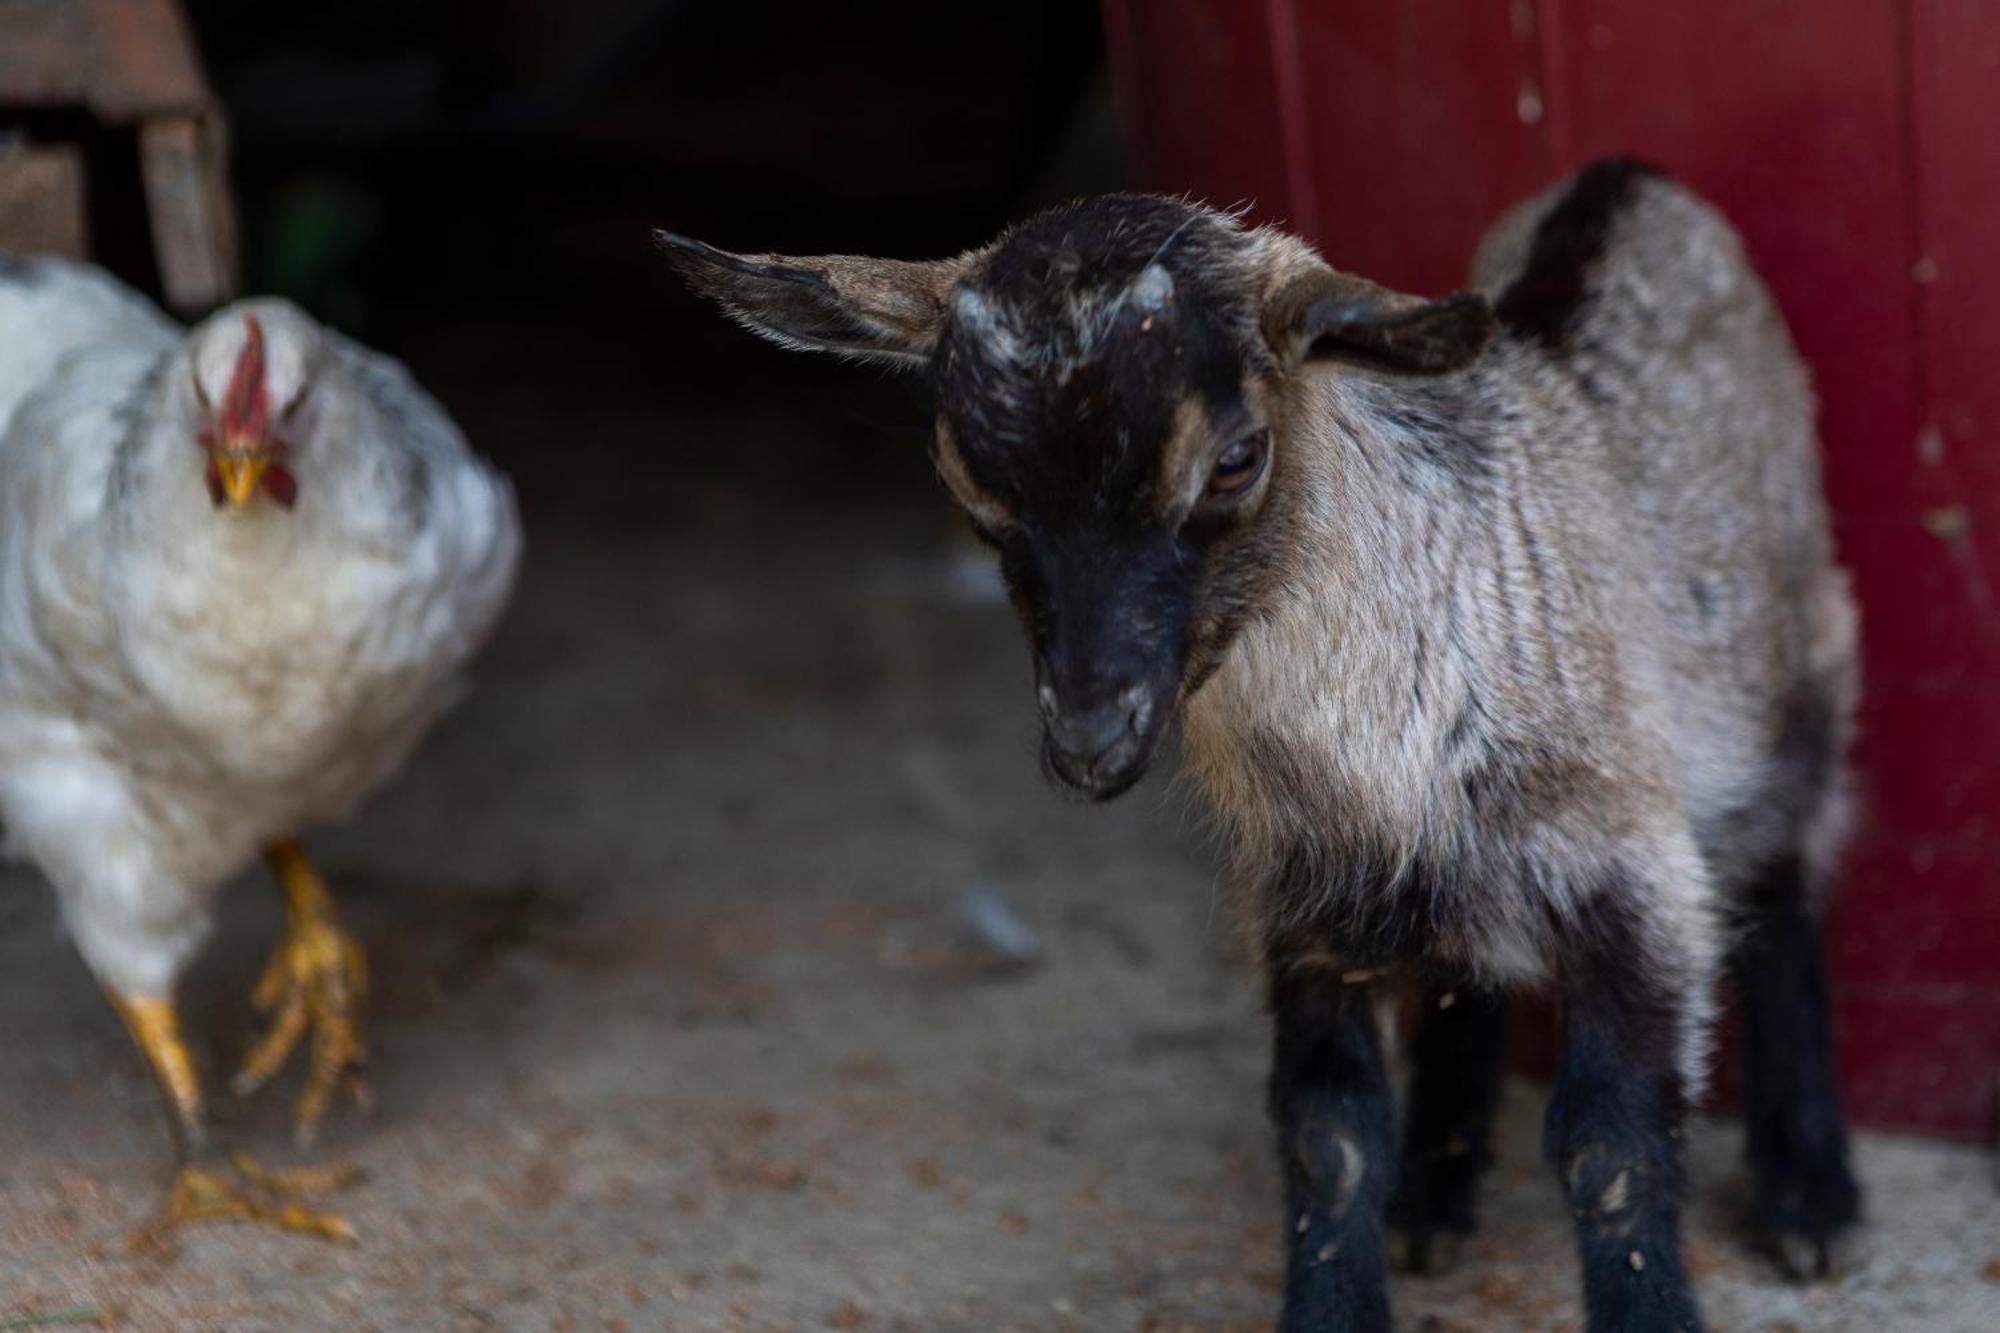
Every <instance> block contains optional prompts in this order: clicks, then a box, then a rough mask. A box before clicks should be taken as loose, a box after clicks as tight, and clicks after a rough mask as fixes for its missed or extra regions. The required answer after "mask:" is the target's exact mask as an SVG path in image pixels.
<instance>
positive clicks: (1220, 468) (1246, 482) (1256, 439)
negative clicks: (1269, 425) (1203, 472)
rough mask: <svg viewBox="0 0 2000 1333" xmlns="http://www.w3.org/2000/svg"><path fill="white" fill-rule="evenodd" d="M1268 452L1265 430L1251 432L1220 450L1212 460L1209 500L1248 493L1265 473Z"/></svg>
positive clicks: (1209, 478) (1269, 436) (1269, 437)
mask: <svg viewBox="0 0 2000 1333" xmlns="http://www.w3.org/2000/svg"><path fill="white" fill-rule="evenodd" d="M1270 453H1271V432H1270V431H1269V430H1266V429H1261V428H1260V429H1258V430H1253V431H1251V432H1250V433H1249V434H1248V435H1245V436H1243V437H1242V438H1241V439H1239V440H1237V441H1236V443H1234V444H1232V445H1230V446H1229V447H1228V448H1227V449H1224V450H1223V451H1222V456H1221V457H1219V458H1217V459H1216V460H1215V467H1214V468H1213V470H1211V471H1210V472H1209V474H1208V491H1207V496H1208V497H1218V498H1219V497H1223V496H1230V495H1235V494H1237V493H1239V492H1241V491H1244V490H1247V489H1248V488H1249V486H1250V484H1251V483H1252V482H1254V481H1256V480H1257V478H1258V477H1259V476H1260V475H1262V473H1263V471H1264V460H1265V459H1266V458H1267V457H1269V456H1270Z"/></svg>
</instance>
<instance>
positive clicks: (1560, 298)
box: [1495, 157, 1661, 350]
mask: <svg viewBox="0 0 2000 1333" xmlns="http://www.w3.org/2000/svg"><path fill="white" fill-rule="evenodd" d="M1659 175H1661V172H1660V171H1659V169H1658V168H1656V167H1653V166H1650V165H1648V164H1646V163H1644V162H1640V161H1637V160H1636V159H1633V158H1627V157H1619V158H1609V159H1606V160H1605V161H1602V162H1596V163H1593V164H1591V165H1590V166H1588V167H1585V168H1584V169H1583V170H1582V171H1581V172H1579V173H1577V176H1576V179H1575V180H1574V181H1573V182H1572V183H1571V184H1570V187H1569V190H1568V192H1567V193H1565V194H1564V195H1563V197H1562V198H1561V199H1560V200H1559V201H1557V203H1556V205H1555V207H1553V208H1551V209H1550V210H1549V211H1548V213H1547V214H1546V215H1545V216H1544V217H1543V218H1542V220H1541V224H1540V225H1539V226H1538V227H1536V228H1535V236H1534V240H1533V241H1532V242H1531V243H1530V245H1529V249H1528V262H1527V265H1526V267H1525V268H1524V269H1523V270H1522V272H1521V275H1520V277H1518V278H1516V279H1515V280H1514V283H1513V285H1512V286H1510V287H1508V288H1507V290H1506V291H1505V292H1504V293H1502V294H1501V297H1500V301H1499V304H1498V305H1497V307H1496V308H1495V309H1496V313H1497V314H1498V315H1499V317H1500V323H1501V325H1502V326H1503V327H1504V328H1506V329H1508V330H1509V331H1510V332H1512V333H1514V334H1515V335H1516V336H1518V337H1521V338H1525V339H1527V340H1529V341H1530V342H1535V343H1539V344H1541V345H1542V346H1543V347H1546V348H1549V349H1550V350H1556V349H1559V348H1561V347H1562V345H1563V343H1564V340H1565V337H1566V335H1567V334H1568V331H1569V329H1570V326H1571V325H1572V324H1573V323H1574V321H1575V319H1576V316H1577V313H1578V312H1579V311H1580V310H1581V309H1582V307H1583V304H1584V301H1585V299H1586V298H1587V296H1588V295H1589V291H1588V288H1589V281H1590V272H1591V270H1592V269H1593V268H1594V267H1595V266H1596V264H1597V261H1598V258H1599V257H1600V256H1601V255H1602V254H1603V253H1604V245H1605V241H1606V240H1607V239H1608V238H1609V236H1610V234H1611V224H1612V221H1613V220H1614V219H1615V218H1616V217H1617V216H1618V214H1619V213H1620V212H1621V211H1622V210H1623V209H1624V207H1625V206H1626V203H1627V201H1628V200H1629V199H1630V197H1631V195H1632V192H1633V189H1634V187H1635V186H1636V185H1637V184H1638V183H1639V182H1640V181H1643V180H1647V179H1649V178H1653V177H1658V176H1659Z"/></svg>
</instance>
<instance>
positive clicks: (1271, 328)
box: [1263, 268, 1494, 375]
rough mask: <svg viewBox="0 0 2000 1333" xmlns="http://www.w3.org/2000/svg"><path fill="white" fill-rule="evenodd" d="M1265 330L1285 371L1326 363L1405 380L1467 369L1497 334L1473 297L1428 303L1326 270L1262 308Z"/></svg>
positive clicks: (1286, 288)
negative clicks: (1343, 364) (1398, 375)
mask: <svg viewBox="0 0 2000 1333" xmlns="http://www.w3.org/2000/svg"><path fill="white" fill-rule="evenodd" d="M1263 326H1264V338H1265V340H1266V341H1267V342H1268V343H1269V344H1270V345H1271V350H1272V351H1273V352H1275V353H1277V356H1278V360H1279V362H1280V363H1281V364H1283V365H1284V367H1285V368H1286V369H1287V370H1292V369H1296V368H1298V367H1300V366H1303V365H1306V364H1308V363H1311V362H1317V361H1328V362H1346V363H1348V364H1350V365H1356V366H1362V367H1365V368H1367V369H1370V370H1383V371H1389V372H1392V373H1396V374H1402V375H1442V374H1445V373H1447V372H1449V371H1453V370H1459V369H1462V368H1464V367H1465V366H1468V365H1470V364H1472V362H1473V361H1474V360H1475V359H1477V358H1478V356H1479V354H1480V353H1481V352H1482V351H1484V350H1485V349H1486V344H1487V342H1488V341H1489V340H1490V339H1491V338H1492V336H1493V327H1494V326H1493V309H1492V307H1491V306H1489V305H1488V304H1487V302H1486V298H1485V297H1483V296H1480V295H1477V294H1476V293H1473V292H1459V293H1456V294H1455V295H1452V296H1447V297H1444V298H1442V299H1440V300H1436V301H1426V300H1424V299H1423V298H1422V297H1418V296H1407V295H1404V294H1403V293H1401V292H1392V291H1390V290H1389V289H1388V288H1386V287H1379V286H1377V285H1376V284H1374V283H1372V282H1369V281H1367V280H1366V279H1365V278H1357V277H1355V276H1353V275H1352V274H1349V273H1337V272H1335V271H1334V270H1332V269H1329V268H1314V269H1311V270H1309V271H1307V272H1305V273H1303V274H1300V275H1299V276H1297V277H1295V278H1292V279H1291V280H1290V281H1288V282H1285V283H1283V284H1281V285H1280V286H1279V287H1278V288H1277V289H1276V290H1275V291H1274V292H1273V293H1272V294H1271V295H1270V296H1269V297H1268V298H1267V299H1266V301H1265V305H1264V318H1263Z"/></svg>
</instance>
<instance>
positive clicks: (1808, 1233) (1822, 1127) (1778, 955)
mask: <svg viewBox="0 0 2000 1333" xmlns="http://www.w3.org/2000/svg"><path fill="white" fill-rule="evenodd" d="M1742 903H1743V910H1744V911H1745V912H1746V913H1747V920H1746V922H1745V925H1746V929H1745V930H1744V932H1743V934H1742V937H1741V941H1740V943H1739V944H1738V945H1737V948H1736V952H1735V956H1734V958H1733V960H1732V961H1733V964H1734V971H1735V974H1736V981H1737V986H1738V989H1739V991H1740V993H1741V997H1742V1006H1743V1062H1744V1081H1743V1120H1744V1128H1745V1131H1746V1148H1747V1150H1748V1153H1749V1158H1750V1171H1751V1176H1752V1179H1753V1187H1754V1189H1755V1196H1754V1201H1753V1205H1752V1206H1753V1210H1754V1211H1753V1214H1752V1218H1751V1222H1752V1226H1753V1227H1754V1229H1755V1232H1756V1235H1757V1239H1758V1241H1759V1243H1760V1244H1761V1245H1762V1246H1763V1247H1764V1248H1767V1249H1769V1250H1770V1251H1771V1252H1772V1254H1773V1256H1774V1257H1775V1258H1776V1259H1777V1260H1778V1262H1779V1263H1780V1264H1782V1265H1783V1266H1784V1267H1785V1268H1786V1269H1787V1270H1788V1271H1789V1272H1790V1273H1791V1274H1792V1275H1793V1276H1794V1277H1800V1278H1813V1277H1825V1276H1826V1275H1827V1273H1828V1272H1829V1271H1830V1269H1831V1267H1832V1262H1831V1251H1832V1243H1833V1240H1834V1238H1835V1236H1837V1235H1838V1234H1839V1233H1840V1232H1841V1231H1842V1230H1843V1229H1844V1228H1846V1227H1847V1226H1848V1225H1849V1224H1850V1223H1852V1222H1853V1221H1854V1220H1855V1218H1856V1217H1857V1216H1858V1215H1859V1212H1860V1202H1861V1194H1860V1190H1859V1189H1858V1188H1857V1187H1856V1186H1855V1183H1854V1176H1853V1174H1852V1172H1851V1171H1850V1169H1849V1167H1848V1147H1847V1124H1846V1121H1845V1119H1844V1118H1843V1117H1842V1115H1841V1112H1840V1103H1839V1099H1838V1096H1837V1094H1836V1090H1835V1084H1836V1080H1835V1074H1834V1066H1833V1039H1832V1032H1831V1024H1830V1019H1829V1013H1828V1000H1827V976H1826V950H1825V944H1824V941H1823V940H1822V938H1821V928H1820V921H1819V917H1818V913H1817V912H1816V911H1815V910H1814V903H1813V895H1812V894H1811V892H1810V886H1809V884H1808V881H1807V874H1806V871H1805V868H1804V865H1803V864H1802V862H1801V861H1800V859H1799V858H1798V857H1796V856H1788V857H1785V858H1783V859H1782V860H1781V861H1779V862H1778V863H1776V864H1774V865H1772V866H1770V867H1769V868H1768V869H1767V870H1766V871H1765V872H1764V873H1763V874H1762V875H1761V876H1760V877H1759V878H1758V879H1757V880H1756V881H1755V882H1753V883H1752V884H1751V885H1750V887H1749V891H1748V892H1747V894H1746V895H1745V896H1744V898H1743V900H1742Z"/></svg>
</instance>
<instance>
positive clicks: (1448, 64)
mask: <svg viewBox="0 0 2000 1333" xmlns="http://www.w3.org/2000/svg"><path fill="white" fill-rule="evenodd" d="M1104 4H1105V12H1106V21H1107V28H1108V32H1109V34H1110V39H1111V47H1112V60H1113V67H1114V71H1115V73H1116V76H1117V79H1118V90H1119V97H1120V102H1121V107H1122V110H1123V112H1124V115H1125V118H1126V125H1127V131H1128V134H1129V136H1130V138H1131V141H1132V146H1133V153H1134V160H1135V162H1136V164H1137V167H1138V171H1139V174H1140V176H1141V179H1142V181H1143V182H1144V183H1145V184H1146V185H1148V186H1149V187H1152V188H1158V189H1165V190H1175V191H1179V190H1186V191H1190V192H1192V193H1194V194H1195V195H1197V196H1200V197H1203V198H1206V199H1209V200H1211V201H1213V202H1216V203H1222V204H1234V203H1238V202H1242V201H1250V202H1251V203H1253V204H1254V208H1253V211H1252V216H1253V217H1254V218H1256V219H1257V220H1260V221H1280V222H1285V223H1287V224H1289V225H1290V226H1292V227H1293V228H1294V229H1296V230H1299V231H1301V232H1303V233H1304V234H1306V235H1308V236H1310V237H1311V238H1312V239H1313V240H1314V241H1315V242H1317V243H1318V244H1319V246H1320V248H1321V249H1322V251H1323V252H1324V253H1325V254H1326V256H1327V258H1328V259H1329V260H1330V261H1332V262H1333V263H1334V264H1336V265H1338V266H1340V267H1343V268H1348V269H1353V270H1355V271H1358V272H1362V273H1365V274H1367V275H1369V276H1370V277H1373V278H1376V279H1378V280H1381V281H1384V282H1388V283H1390V284H1392V285H1395V286H1400V287H1404V288H1408V289H1411V290H1415V291H1422V292H1430V293H1436V292H1443V291H1448V290H1451V289H1453V288H1454V287H1457V286H1458V285H1460V283H1461V282H1462V281H1463V277H1464V272H1465V267H1466V264H1467V262H1468V260H1469V259H1470V256H1471V253H1472V247H1473V245H1474V243H1475V241H1476V240H1477V238H1478V236H1479V234H1480V232H1481V231H1482V230H1483V229H1484V228H1485V226H1486V225H1487V223H1488V222H1489V221H1491V220H1492V219H1493V218H1494V217H1495V216H1496V215H1497V214H1498V213H1499V212H1500V211H1501V210H1502V209H1503V208H1504V207H1505V206H1506V205H1508V204H1509V203H1511V202H1513V201H1515V200H1517V199H1519V198H1521V197H1522V196H1524V195H1526V194H1528V193H1530V192H1532V191H1534V190H1535V189H1537V188H1539V187H1540V186H1542V185H1544V184H1546V183H1547V182H1548V181H1550V180H1552V179H1553V178H1554V177H1555V176H1557V175H1558V174H1560V173H1562V172H1564V171H1567V170H1570V169H1572V168H1574V167H1576V166H1579V165H1581V164H1583V163H1585V162H1587V161H1589V160H1591V159H1592V158H1594V157H1599V156H1603V155H1606V154H1610V153H1636V154H1638V155H1640V156H1642V157H1645V158H1648V159H1651V160H1653V161H1655V162H1657V163H1659V164H1661V165H1662V166H1664V167H1666V168H1667V169H1668V170H1670V171H1672V172H1673V173H1674V174H1675V175H1676V176H1678V177H1680V178H1681V179H1682V180H1685V181H1687V182H1688V183H1690V184H1691V185H1693V186H1694V187H1695V188H1697V189H1699V190H1701V191H1702V192H1703V193H1704V194H1706V195H1707V196H1708V197H1709V198H1711V199H1713V200H1715V201H1716V202H1717V203H1719V204H1720V205H1721V206H1722V207H1723V208H1724V209H1725V210H1726V211H1727V212H1728V213H1729V215H1730V217H1731V218H1732V219H1734V221H1735V222H1736V224H1737V225H1738V227H1740V228H1741V230H1742V231H1743V234H1744V236H1745V238H1746V240H1747V242H1748V244H1749V247H1750V251H1751V254H1752V255H1753V257H1754V258H1755V260H1756V262H1757V263H1758V265H1759V266H1760V268H1761V269H1762V270H1763V272H1764V273H1765V275H1766V277H1767V278H1768V279H1769V280H1770V282H1771V285H1772V287H1773V288H1774V289H1775V290H1776V291H1777V294H1778V298H1779V300H1780V301H1781V303H1782V304H1783V305H1784V308H1785V310H1786V313H1787V315H1788V316H1789V318H1790V320H1791V323H1792V328H1793V332H1794V334H1795V335H1796V337H1797V339H1798V342H1799V345H1800V347H1801V349H1802V350H1803V351H1804V353H1805V355H1806V358H1807V359H1808V360H1809V361H1810V362H1811V363H1812V366H1813V369H1814V374H1815V377H1816V381H1817V384H1818V387H1819V393H1820V399H1821V428H1822V434H1823V437H1824V439H1825V444H1826V454H1827V473H1828V482H1827V484H1828V488H1829V490H1830V492H1831V494H1832V497H1833V502H1834V506H1835V510H1836V514H1837V524H1838V530H1839V538H1840V543H1841V550H1842V554H1843V557H1844V559H1845V560H1846V562H1847V563H1848V564H1849V565H1850V566H1851V568H1852V569H1853V571H1854V574H1855V580H1856V584H1857V591H1858V593H1859V595H1860V599H1861V603H1862V614H1863V625H1864V628H1863V636H1864V641H1865V647H1866V654H1867V679H1866V702H1865V704H1864V707H1863V714H1862V739H1861V743H1860V748H1859V754H1858V759H1859V763H1860V767H1861V769H1862V775H1863V779H1864V783H1865V788H1866V793H1867V801H1866V807H1865V813H1864V818H1863V821H1862V824H1861V827H1860V830H1859V833H1858V836H1857V837H1856V840H1855V844H1854V847H1853V852H1852V855H1851V856H1850V858H1849V866H1848V873H1847V876H1846V880H1845V883H1844V885H1843V886H1842V889H1841V892H1840V896H1839V898H1838V899H1837V900H1836V905H1835V907H1834V911H1833V916H1832V920H1831V927H1832V929H1831V939H1830V949H1831V953H1832V956H1833V960H1834V969H1835V975H1834V987H1835V1005H1836V1022H1837V1023H1838V1025H1839V1037H1840V1060H1841V1068H1842V1072H1843V1075H1844V1078H1845V1082H1846V1088H1847V1096H1848V1101H1849V1105H1850V1107H1851V1109H1852V1110H1853V1111H1854V1113H1855V1115H1856V1118H1857V1119H1858V1120H1861V1121H1862V1122H1864V1123H1870V1124H1875V1125H1880V1126H1890V1127H1900V1128H1912V1129H1922V1130H1927V1131H1932V1132H1936V1133H1940V1134H1948V1135H1953V1136H1959V1137H1979V1136H1983V1135H1987V1134H1990V1133H1992V1132H1994V1130H1995V1128H1996V1117H2000V241H1996V234H2000V7H1996V6H1993V5H1990V4H1987V3H1985V2H1984V0H1678V2H1677V3H1672V4H1662V3H1659V2H1658V0H1512V3H1486V4H1465V3H1463V2H1462V0H1393V2H1392V3H1386V4H1354V3H1343V2H1342V0H1104Z"/></svg>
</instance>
